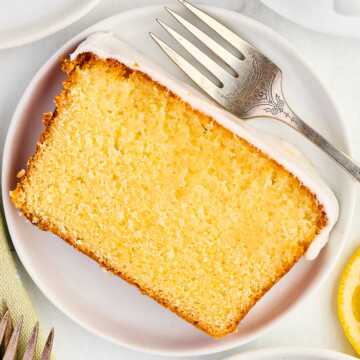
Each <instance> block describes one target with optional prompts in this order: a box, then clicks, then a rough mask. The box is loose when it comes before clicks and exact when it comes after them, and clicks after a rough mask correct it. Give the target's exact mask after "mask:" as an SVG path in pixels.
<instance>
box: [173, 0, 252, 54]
mask: <svg viewBox="0 0 360 360" xmlns="http://www.w3.org/2000/svg"><path fill="white" fill-rule="evenodd" d="M178 2H179V3H180V4H182V5H184V6H185V7H186V8H187V9H188V10H189V11H191V12H192V13H193V14H194V15H195V16H197V17H198V18H199V19H200V20H202V21H203V22H204V23H205V24H206V25H208V26H209V27H210V28H211V29H212V30H214V31H215V32H216V33H217V34H219V35H220V36H221V37H222V38H223V39H224V40H226V41H227V42H228V43H229V44H230V45H232V46H233V47H235V48H236V49H237V50H238V51H240V52H241V53H242V54H243V55H244V56H246V55H249V50H250V49H252V48H253V46H252V45H250V44H249V43H248V42H246V41H245V40H243V39H241V38H240V37H239V36H238V35H236V34H235V33H234V32H232V31H231V30H230V29H229V28H227V27H226V26H224V25H223V24H221V23H220V22H219V21H217V20H215V19H214V18H213V17H211V16H210V15H208V14H207V13H206V12H205V11H202V10H200V9H199V8H198V7H196V6H194V5H192V4H190V3H189V2H188V1H187V0H178Z"/></svg>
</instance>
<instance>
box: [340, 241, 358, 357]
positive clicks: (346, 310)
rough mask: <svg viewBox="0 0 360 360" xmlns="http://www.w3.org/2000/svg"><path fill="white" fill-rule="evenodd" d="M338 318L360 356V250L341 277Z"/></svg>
mask: <svg viewBox="0 0 360 360" xmlns="http://www.w3.org/2000/svg"><path fill="white" fill-rule="evenodd" d="M338 316H339V320H340V323H341V326H342V328H343V329H344V333H345V335H346V337H347V339H348V340H349V341H350V343H351V345H352V346H353V348H354V349H355V351H356V352H357V353H358V354H359V355H360V248H359V249H358V250H357V251H355V253H354V254H353V255H352V256H351V258H350V260H349V261H348V263H347V264H346V266H345V268H344V270H343V273H342V274H341V277H340V283H339V289H338Z"/></svg>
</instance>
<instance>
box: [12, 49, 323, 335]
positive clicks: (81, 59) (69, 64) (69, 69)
mask: <svg viewBox="0 0 360 360" xmlns="http://www.w3.org/2000/svg"><path fill="white" fill-rule="evenodd" d="M94 61H106V63H107V64H108V65H110V66H112V67H118V66H120V67H121V68H122V70H123V69H124V68H125V69H126V71H127V74H130V73H132V72H139V73H141V74H142V75H143V76H145V77H146V78H148V79H150V78H149V76H148V75H147V74H144V73H142V72H141V71H139V70H132V69H130V68H128V67H126V66H125V65H123V64H121V63H119V62H118V61H117V60H113V59H107V60H100V59H98V58H97V57H96V56H95V55H94V54H90V53H85V54H80V55H79V56H78V57H77V59H76V60H74V61H70V60H68V59H65V60H64V62H63V64H62V70H63V71H64V72H65V73H66V74H67V75H68V79H67V80H66V81H65V82H64V84H63V85H64V88H63V91H62V93H61V94H60V95H59V96H57V97H56V99H55V103H56V108H55V111H54V113H45V114H44V115H43V123H44V125H45V129H44V131H43V133H42V135H41V137H40V139H39V142H38V143H37V145H36V149H35V153H34V155H33V156H32V157H31V158H30V159H29V160H28V164H27V170H26V174H25V175H24V174H22V176H21V178H20V179H19V180H18V183H17V186H16V189H15V190H14V192H13V193H18V192H20V193H24V190H23V186H24V183H25V182H26V181H29V180H30V178H31V173H32V170H33V168H34V167H35V164H36V160H37V158H38V157H39V156H41V152H42V148H41V145H42V144H44V143H45V142H46V140H47V139H48V138H49V137H50V136H51V129H52V125H53V124H54V122H55V121H56V115H57V112H58V111H60V110H61V108H62V106H63V104H64V102H65V101H66V98H67V96H68V93H69V88H70V87H71V85H72V83H73V81H74V80H75V79H74V76H75V74H74V69H76V68H77V67H80V68H81V67H82V66H90V65H91V63H92V62H94ZM151 81H153V82H154V80H152V79H151ZM155 83H156V82H155ZM156 86H159V88H161V89H163V90H165V91H166V92H167V93H168V94H169V96H173V97H176V98H177V99H179V101H182V102H183V103H184V101H183V100H182V99H180V98H179V97H178V96H177V95H176V94H174V93H172V92H171V91H170V90H169V89H167V88H166V87H164V86H163V85H161V84H158V83H156ZM185 104H186V106H188V107H189V108H191V106H190V105H189V104H187V103H185ZM191 109H192V108H191ZM192 110H193V111H196V112H198V113H200V112H199V111H197V110H194V109H192ZM215 124H217V123H215ZM217 126H221V125H217ZM240 141H242V142H244V143H246V144H247V145H248V146H250V147H252V148H253V149H254V151H256V152H257V153H258V154H259V155H260V156H264V157H266V158H268V159H270V158H269V157H268V156H267V155H266V154H264V153H263V152H262V151H261V150H259V149H257V148H256V147H254V145H252V144H250V143H248V142H247V141H246V140H244V139H241V138H240ZM270 160H271V161H272V163H273V165H274V166H275V167H277V168H281V169H283V167H282V165H280V164H278V163H277V162H276V161H275V160H273V159H270ZM287 172H288V171H287ZM292 176H294V175H292ZM294 177H295V176H294ZM295 178H296V177H295ZM296 179H297V178H296ZM297 181H298V182H299V184H300V186H301V188H302V191H304V192H305V193H307V194H311V196H312V198H313V200H314V203H315V204H316V205H317V207H318V211H320V212H321V216H320V217H319V221H318V224H317V233H316V235H317V234H318V233H319V232H320V230H321V229H322V228H323V227H324V226H325V225H326V224H327V221H328V219H327V216H326V214H325V211H324V209H323V206H322V205H321V204H320V203H319V202H318V200H317V198H316V195H315V194H313V193H311V191H310V190H309V189H308V188H306V187H305V186H304V185H303V184H302V183H301V181H300V180H299V179H297ZM11 197H12V199H13V202H14V204H15V205H16V207H17V208H18V209H19V210H20V211H21V212H22V213H23V214H24V215H25V217H26V218H27V219H28V220H30V221H31V222H32V223H33V224H35V225H36V226H38V227H39V228H40V229H42V230H44V231H50V232H52V233H54V234H55V235H57V236H59V237H60V238H62V239H63V240H65V241H66V242H68V243H69V244H70V245H72V246H73V247H74V248H75V249H77V250H79V251H81V252H82V253H84V254H85V255H87V256H89V257H90V258H92V259H93V260H95V261H96V262H97V263H98V264H100V265H101V266H102V267H104V268H105V269H106V270H108V271H110V272H112V273H113V274H115V275H117V276H119V277H121V278H122V279H124V280H125V281H127V282H128V283H130V284H132V285H135V286H136V287H138V289H139V290H140V291H141V292H142V293H144V294H146V295H148V296H150V297H151V298H152V299H154V300H155V301H157V302H158V303H159V304H161V305H163V306H165V307H166V308H168V309H169V310H171V311H172V312H174V313H175V314H177V315H178V316H180V317H182V318H183V319H185V320H186V321H188V322H190V323H192V324H193V325H195V326H196V327H197V328H199V329H200V330H203V331H205V332H206V333H207V334H209V335H211V336H213V337H215V338H220V337H222V336H225V335H227V334H229V333H231V332H233V331H235V330H236V328H237V326H238V324H239V322H240V321H241V319H242V318H243V317H244V316H245V315H246V314H247V313H248V312H249V311H250V310H251V308H252V307H253V306H254V305H255V304H256V302H257V301H258V300H259V299H260V298H262V297H263V296H264V295H265V293H266V292H267V291H269V290H270V289H271V288H272V287H273V286H274V285H275V284H276V283H277V282H278V281H279V280H280V279H281V278H282V276H284V275H285V274H286V273H287V272H288V271H289V270H290V269H291V268H292V267H293V266H294V265H295V263H296V262H297V261H298V260H299V259H300V257H301V256H302V255H303V254H304V253H305V251H306V250H307V247H308V246H309V244H310V243H311V241H312V240H313V238H312V239H305V240H304V242H303V246H302V248H299V250H298V253H297V254H294V259H295V260H294V261H293V262H289V263H287V264H286V265H284V266H283V269H282V272H281V274H280V275H278V276H277V278H276V279H275V280H274V281H272V283H271V284H269V285H268V286H267V287H265V288H263V289H262V290H261V291H260V292H259V293H258V294H257V295H256V297H254V299H253V301H252V302H251V304H250V305H249V306H248V308H247V309H246V310H245V311H243V312H241V313H239V316H238V317H237V318H236V319H235V320H234V321H233V322H231V323H229V325H228V327H227V328H226V330H225V331H218V330H216V329H214V328H212V327H210V326H208V325H207V324H206V323H202V322H201V320H199V319H195V318H194V317H193V316H192V315H191V314H189V313H187V312H185V311H183V310H182V309H180V308H177V307H176V306H174V305H173V304H171V303H169V302H168V301H167V300H166V299H164V298H163V297H162V296H161V295H160V294H157V293H156V292H154V291H152V290H151V289H149V288H143V287H141V286H140V285H139V284H138V283H137V282H136V281H135V280H134V279H132V278H131V277H129V276H128V275H127V274H125V273H122V272H120V271H119V270H117V269H115V268H113V267H112V266H111V264H110V263H108V262H107V261H106V259H101V258H99V257H97V256H96V254H94V253H93V252H92V251H90V250H89V249H86V248H85V247H84V246H82V245H81V244H80V243H77V239H74V238H72V237H71V236H69V234H67V233H65V232H63V231H62V230H61V229H59V228H58V227H57V226H56V225H54V224H51V222H48V221H45V220H44V219H42V218H41V216H38V215H37V214H34V213H31V211H29V210H28V209H27V206H26V202H25V200H24V201H23V202H21V203H19V202H15V200H14V196H11ZM316 235H315V236H316Z"/></svg>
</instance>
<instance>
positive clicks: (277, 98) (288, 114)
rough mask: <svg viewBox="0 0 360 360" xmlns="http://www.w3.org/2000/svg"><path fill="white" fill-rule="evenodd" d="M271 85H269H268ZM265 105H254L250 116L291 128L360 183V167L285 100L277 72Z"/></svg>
mask: <svg viewBox="0 0 360 360" xmlns="http://www.w3.org/2000/svg"><path fill="white" fill-rule="evenodd" d="M270 84H271V85H270ZM269 85H270V86H269V87H268V90H267V95H266V101H265V103H264V102H263V101H262V103H261V104H260V103H258V104H256V106H254V107H253V108H252V111H251V113H252V115H254V114H256V115H257V116H267V117H269V116H270V117H272V118H275V119H277V120H280V121H282V122H284V123H285V124H287V125H289V126H291V127H292V128H294V129H295V130H297V131H298V132H300V133H301V134H303V135H304V136H305V137H307V138H308V139H309V140H310V141H311V142H313V143H314V144H315V145H317V146H318V147H319V148H320V149H322V150H323V151H325V152H326V153H327V154H328V155H329V156H331V157H332V158H333V159H334V160H335V161H336V162H337V163H338V164H339V165H341V166H342V167H343V168H344V169H345V170H346V171H347V172H348V173H349V174H350V175H352V176H353V178H355V179H356V180H357V181H359V182H360V166H359V164H357V163H356V162H355V161H354V160H352V159H351V158H350V156H348V155H347V154H345V153H344V152H343V151H341V150H340V149H338V148H336V147H335V146H334V145H332V144H331V143H330V142H329V141H327V140H326V139H325V138H324V137H323V136H322V135H321V134H319V133H318V132H317V131H316V130H314V129H313V128H312V127H311V126H309V125H308V124H306V123H305V122H304V121H303V120H301V119H300V117H299V116H297V115H296V114H295V113H294V111H292V110H291V108H290V106H289V105H288V103H287V102H286V100H285V97H284V94H283V91H282V75H281V72H278V73H277V74H276V76H275V78H273V79H272V81H270V83H269Z"/></svg>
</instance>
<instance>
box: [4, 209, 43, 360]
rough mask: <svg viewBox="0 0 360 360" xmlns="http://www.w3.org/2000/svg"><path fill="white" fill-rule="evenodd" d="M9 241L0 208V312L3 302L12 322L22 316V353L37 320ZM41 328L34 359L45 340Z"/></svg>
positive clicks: (38, 356) (38, 355) (20, 348)
mask: <svg viewBox="0 0 360 360" xmlns="http://www.w3.org/2000/svg"><path fill="white" fill-rule="evenodd" d="M10 241H11V240H10V239H9V236H8V233H7V230H6V225H5V220H4V217H3V214H2V211H1V210H0V302H1V303H0V306H1V307H0V312H1V313H3V310H4V309H3V307H4V302H5V303H6V305H7V307H8V308H9V310H10V314H11V317H12V319H13V321H14V323H16V322H17V321H19V319H20V317H21V315H22V316H23V327H22V331H21V338H20V343H19V353H20V354H23V351H24V347H25V346H26V343H27V341H28V339H29V337H30V334H31V330H32V329H33V327H34V325H35V323H36V321H37V316H36V313H35V310H34V307H33V306H32V304H31V301H30V298H29V296H28V294H27V293H26V290H25V288H24V286H23V284H22V282H21V279H20V276H19V274H18V272H17V270H16V262H15V259H14V255H13V254H12V252H11V251H10V246H9V244H10V243H9V242H10ZM41 330H42V329H41V324H40V332H39V338H38V346H37V356H36V359H39V358H40V353H41V350H42V349H43V347H44V344H45V340H46V339H45V337H44V335H43V333H42V331H41Z"/></svg>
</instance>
